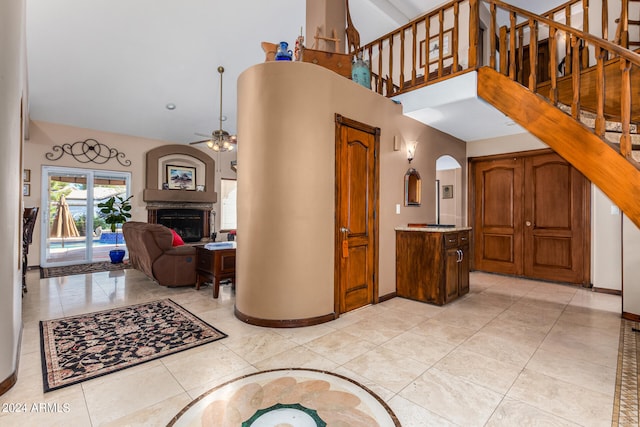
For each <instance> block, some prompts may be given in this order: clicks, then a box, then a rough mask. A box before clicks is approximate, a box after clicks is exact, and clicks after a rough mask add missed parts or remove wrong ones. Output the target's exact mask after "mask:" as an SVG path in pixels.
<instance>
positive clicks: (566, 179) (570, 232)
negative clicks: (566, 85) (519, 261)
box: [524, 154, 589, 283]
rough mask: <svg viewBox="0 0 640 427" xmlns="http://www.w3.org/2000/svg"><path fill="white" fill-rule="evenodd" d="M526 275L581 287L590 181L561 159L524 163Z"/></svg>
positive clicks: (545, 157) (532, 159)
mask: <svg viewBox="0 0 640 427" xmlns="http://www.w3.org/2000/svg"><path fill="white" fill-rule="evenodd" d="M525 177H526V179H525V198H524V205H525V209H524V212H525V218H524V219H525V227H524V248H525V251H524V274H525V276H528V277H534V278H539V279H546V280H558V281H562V282H571V283H582V282H583V279H584V254H585V252H584V244H585V240H584V235H585V221H584V217H585V200H584V199H585V192H588V188H589V183H588V181H587V179H586V178H585V177H584V176H583V175H582V174H581V173H580V172H578V171H577V170H576V169H575V168H573V167H572V166H571V165H570V164H569V163H567V162H566V161H565V160H564V159H562V158H561V157H560V156H558V155H557V154H547V155H540V156H535V157H530V158H527V159H526V161H525Z"/></svg>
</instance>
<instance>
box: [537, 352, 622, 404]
mask: <svg viewBox="0 0 640 427" xmlns="http://www.w3.org/2000/svg"><path fill="white" fill-rule="evenodd" d="M527 369H530V370H532V371H536V372H539V373H541V374H544V375H547V376H550V377H553V378H557V379H559V380H562V381H565V382H568V383H571V384H575V385H577V386H580V387H584V388H587V389H589V390H593V391H597V392H598V393H602V394H606V395H609V396H611V397H613V395H614V392H615V385H616V368H611V367H609V366H602V365H597V364H595V363H590V362H586V361H580V362H577V361H576V360H573V359H568V358H567V357H565V356H564V355H562V354H558V353H553V352H551V351H547V350H544V349H540V350H538V351H537V352H536V353H535V354H534V355H533V357H532V358H531V360H530V361H529V363H528V364H527Z"/></svg>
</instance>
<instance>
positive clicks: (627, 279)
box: [622, 216, 640, 316]
mask: <svg viewBox="0 0 640 427" xmlns="http://www.w3.org/2000/svg"><path fill="white" fill-rule="evenodd" d="M623 218H624V219H623V221H622V259H623V267H622V288H623V289H622V292H623V293H622V311H623V313H628V314H633V315H635V316H640V274H639V273H640V229H639V228H638V227H636V225H635V224H634V223H633V222H631V220H630V219H629V218H627V217H626V216H623Z"/></svg>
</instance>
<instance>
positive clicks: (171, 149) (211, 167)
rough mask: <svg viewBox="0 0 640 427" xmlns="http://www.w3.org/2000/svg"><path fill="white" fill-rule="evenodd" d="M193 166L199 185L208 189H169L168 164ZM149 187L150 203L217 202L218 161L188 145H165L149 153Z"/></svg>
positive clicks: (147, 162) (148, 197) (147, 165)
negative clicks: (216, 168)
mask: <svg viewBox="0 0 640 427" xmlns="http://www.w3.org/2000/svg"><path fill="white" fill-rule="evenodd" d="M167 165H175V166H189V167H193V168H195V169H196V185H204V191H181V190H165V189H163V188H162V184H163V183H164V182H167V178H166V166H167ZM146 167H147V169H146V175H145V190H144V193H143V198H144V201H146V202H165V201H176V202H206V203H215V202H216V200H217V193H216V191H215V161H214V160H213V158H211V156H209V155H207V154H206V153H205V152H203V151H201V150H198V149H197V148H193V147H190V146H188V145H180V144H173V145H163V146H161V147H157V148H154V149H152V150H149V151H148V152H147V159H146Z"/></svg>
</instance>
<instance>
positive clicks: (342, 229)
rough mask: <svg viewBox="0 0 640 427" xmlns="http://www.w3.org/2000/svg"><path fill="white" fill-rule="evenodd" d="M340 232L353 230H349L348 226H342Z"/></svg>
mask: <svg viewBox="0 0 640 427" xmlns="http://www.w3.org/2000/svg"><path fill="white" fill-rule="evenodd" d="M340 232H341V233H351V230H349V229H348V228H347V227H340Z"/></svg>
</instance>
